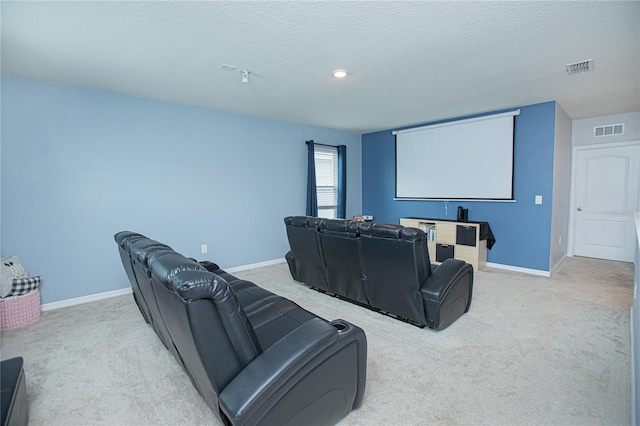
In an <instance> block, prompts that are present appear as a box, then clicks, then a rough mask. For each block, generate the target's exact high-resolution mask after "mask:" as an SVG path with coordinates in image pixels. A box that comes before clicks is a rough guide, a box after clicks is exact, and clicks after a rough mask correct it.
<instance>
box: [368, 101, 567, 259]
mask: <svg viewBox="0 0 640 426" xmlns="http://www.w3.org/2000/svg"><path fill="white" fill-rule="evenodd" d="M513 109H514V108H511V109H509V110H513ZM509 110H505V111H509ZM498 112H503V111H493V112H490V113H491V114H493V113H498ZM490 113H487V114H490ZM487 114H478V115H474V116H465V117H459V118H456V119H455V120H459V119H465V118H472V117H477V116H481V115H487ZM446 121H453V119H452V120H442V121H438V122H433V123H424V124H420V125H416V126H411V127H417V126H422V125H428V124H436V123H441V122H446ZM392 130H399V129H389V130H385V131H381V132H375V133H368V134H365V135H362V211H363V214H370V215H373V216H374V221H376V222H389V223H399V220H400V218H401V217H406V216H417V217H429V218H441V219H455V218H456V212H457V207H458V206H463V207H464V208H468V209H469V220H471V221H486V222H489V224H490V225H491V229H492V231H493V233H494V235H495V237H496V244H495V246H494V247H493V249H492V250H489V251H488V253H487V261H488V262H493V263H499V264H504V265H510V266H516V267H522V268H529V269H536V270H541V271H549V257H550V235H551V206H552V201H553V200H552V196H553V153H554V138H555V102H545V103H541V104H535V105H528V106H524V107H520V115H519V116H517V117H516V119H515V128H514V182H513V184H514V198H515V200H516V202H515V203H506V202H487V201H473V202H469V201H466V202H459V201H449V202H448V209H447V210H445V202H444V201H435V200H433V201H427V200H424V201H423V200H420V201H409V200H394V199H393V198H394V196H395V137H394V136H393V134H392ZM432 161H438V159H437V158H425V159H424V165H425V167H429V163H430V162H432ZM482 172H483V171H482V164H478V167H477V168H476V169H474V170H456V167H455V164H452V165H451V173H463V174H465V175H466V176H467V177H468V179H473V176H474V175H476V174H479V173H482ZM424 184H425V185H434V184H437V182H425V183H424ZM536 195H542V199H543V204H541V205H536V204H535V203H534V201H535V196H536Z"/></svg>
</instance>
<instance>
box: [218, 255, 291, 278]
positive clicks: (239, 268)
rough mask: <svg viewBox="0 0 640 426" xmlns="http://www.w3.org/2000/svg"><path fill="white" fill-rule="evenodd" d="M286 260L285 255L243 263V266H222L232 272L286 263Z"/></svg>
mask: <svg viewBox="0 0 640 426" xmlns="http://www.w3.org/2000/svg"><path fill="white" fill-rule="evenodd" d="M284 262H286V259H285V258H284V257H283V258H281V259H273V260H267V261H265V262H258V263H251V264H249V265H242V266H236V267H233V268H229V269H227V268H222V269H224V270H225V271H227V272H228V273H230V274H232V273H234V272H238V271H246V270H247V269H254V268H261V267H263V266H269V265H276V264H278V263H284Z"/></svg>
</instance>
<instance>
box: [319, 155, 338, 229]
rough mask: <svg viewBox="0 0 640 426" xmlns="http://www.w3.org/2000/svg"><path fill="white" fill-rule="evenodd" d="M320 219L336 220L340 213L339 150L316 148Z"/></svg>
mask: <svg viewBox="0 0 640 426" xmlns="http://www.w3.org/2000/svg"><path fill="white" fill-rule="evenodd" d="M314 159H315V163H316V188H317V194H318V217H324V218H328V219H335V218H336V217H337V212H338V149H337V148H336V147H332V146H331V147H330V146H319V145H316V146H315V152H314Z"/></svg>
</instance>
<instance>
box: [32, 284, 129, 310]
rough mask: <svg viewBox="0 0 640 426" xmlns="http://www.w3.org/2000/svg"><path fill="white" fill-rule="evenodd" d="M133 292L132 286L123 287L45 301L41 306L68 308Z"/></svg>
mask: <svg viewBox="0 0 640 426" xmlns="http://www.w3.org/2000/svg"><path fill="white" fill-rule="evenodd" d="M131 292H132V290H131V287H127V288H121V289H120V290H113V291H107V292H104V293H97V294H90V295H89V296H82V297H74V298H73V299H67V300H61V301H59V302H51V303H45V304H44V305H42V306H41V307H40V308H41V310H42V311H43V312H44V311H50V310H52V309H59V308H67V307H69V306H74V305H81V304H83V303H89V302H95V301H96V300H102V299H108V298H110V297H117V296H124V295H126V294H131Z"/></svg>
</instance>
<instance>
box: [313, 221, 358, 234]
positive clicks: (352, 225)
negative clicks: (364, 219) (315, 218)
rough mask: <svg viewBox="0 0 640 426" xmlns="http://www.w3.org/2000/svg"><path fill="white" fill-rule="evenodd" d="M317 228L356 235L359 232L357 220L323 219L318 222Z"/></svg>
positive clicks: (321, 230) (322, 230)
mask: <svg viewBox="0 0 640 426" xmlns="http://www.w3.org/2000/svg"><path fill="white" fill-rule="evenodd" d="M318 229H319V230H320V232H326V231H332V232H342V233H345V234H350V235H352V236H357V235H358V233H359V231H358V222H355V221H353V220H348V219H325V220H323V221H321V222H320V223H319V224H318Z"/></svg>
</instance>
